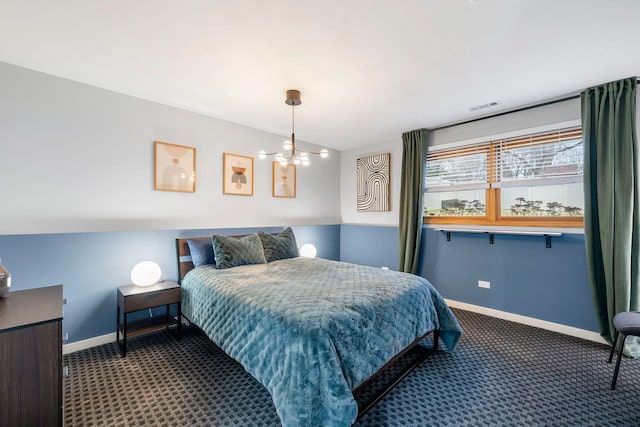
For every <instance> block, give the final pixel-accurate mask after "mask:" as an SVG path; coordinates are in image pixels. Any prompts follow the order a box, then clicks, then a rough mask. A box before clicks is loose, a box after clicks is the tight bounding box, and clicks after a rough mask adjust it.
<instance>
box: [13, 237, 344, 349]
mask: <svg viewBox="0 0 640 427" xmlns="http://www.w3.org/2000/svg"><path fill="white" fill-rule="evenodd" d="M258 230H264V231H267V232H278V231H281V230H282V227H276V228H274V227H271V228H260V229H258V228H234V229H207V230H165V231H135V232H104V233H69V234H34V235H3V236H0V256H1V257H2V263H3V265H4V266H5V267H6V268H7V269H8V270H9V271H10V272H11V276H12V286H11V290H12V291H18V290H23V289H30V288H38V287H43V286H48V285H55V284H63V285H64V297H65V298H67V300H68V305H67V306H66V307H65V309H64V322H63V331H64V332H68V334H69V343H73V342H76V341H82V340H85V339H89V338H94V337H99V336H102V335H106V334H110V333H114V332H115V329H116V328H115V324H116V289H117V288H118V286H122V285H127V284H130V283H131V279H130V273H131V268H132V267H133V266H134V265H135V264H137V263H138V262H140V261H145V260H151V261H155V262H157V263H158V264H159V265H160V266H161V268H162V279H163V280H177V279H178V262H177V258H176V242H175V239H176V238H182V237H202V236H210V235H212V234H214V233H219V234H224V235H241V234H248V233H252V232H255V231H258ZM293 230H294V233H295V235H296V240H297V243H298V246H302V245H303V244H305V243H312V244H313V245H315V246H316V248H317V250H318V256H319V257H322V258H328V259H334V260H338V259H339V257H340V226H339V225H318V226H296V227H293Z"/></svg>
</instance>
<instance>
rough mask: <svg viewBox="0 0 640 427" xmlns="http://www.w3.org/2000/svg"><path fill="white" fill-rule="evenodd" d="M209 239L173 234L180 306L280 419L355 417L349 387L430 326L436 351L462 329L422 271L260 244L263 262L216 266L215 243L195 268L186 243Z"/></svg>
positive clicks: (320, 421) (336, 422)
mask: <svg viewBox="0 0 640 427" xmlns="http://www.w3.org/2000/svg"><path fill="white" fill-rule="evenodd" d="M214 238H215V236H214ZM246 238H247V236H245V237H243V238H242V239H246ZM275 238H276V239H278V236H277V235H276V236H275ZM225 239H229V238H225ZM242 239H237V240H238V241H240V240H242ZM189 240H190V242H189ZM206 241H207V238H201V239H195V240H194V239H178V240H177V247H178V256H179V267H180V276H181V279H182V280H181V284H182V312H183V314H184V315H185V316H186V317H187V318H188V319H189V320H190V321H191V322H192V323H193V324H194V325H196V326H197V327H198V328H200V329H201V330H202V331H203V332H204V333H206V334H207V336H208V337H209V338H210V339H211V340H212V341H213V342H214V343H215V344H216V345H218V346H219V347H220V348H221V349H223V350H224V351H225V352H226V353H227V354H228V355H229V356H231V357H232V358H234V359H235V360H237V361H238V362H239V363H240V364H241V365H242V366H243V367H244V368H245V370H246V371H247V372H249V373H250V374H251V375H252V376H253V377H254V378H256V379H257V380H258V381H259V382H260V383H262V384H263V385H264V386H265V387H266V388H267V390H268V391H269V392H270V394H271V396H272V399H273V402H274V405H275V407H276V411H277V413H278V416H279V417H280V419H281V421H282V424H283V426H287V427H288V426H325V425H326V426H349V425H351V424H353V423H354V422H355V421H356V419H357V417H358V414H359V412H360V415H362V413H363V410H362V408H360V411H359V408H358V403H357V402H356V400H355V399H354V392H355V391H357V390H358V389H359V388H360V387H362V386H363V384H365V383H366V382H367V381H368V380H369V379H370V378H371V377H372V376H373V375H374V374H375V373H376V372H378V371H379V370H381V369H382V368H383V367H384V366H385V365H388V364H389V363H391V362H392V361H393V360H395V359H394V358H396V357H398V355H401V354H404V353H406V352H407V351H409V349H411V348H414V347H415V346H416V345H417V344H418V343H419V342H420V341H422V340H423V339H424V338H425V337H426V336H427V335H428V334H429V333H433V334H434V340H433V341H434V343H435V345H434V348H433V350H435V349H436V348H437V343H438V340H439V339H441V340H442V342H444V344H445V345H446V347H447V348H448V349H449V350H453V349H454V348H455V346H456V345H457V342H458V340H459V338H460V336H461V333H462V331H461V329H460V326H459V324H458V322H457V320H456V319H455V316H454V315H453V313H452V312H451V311H450V310H449V308H448V307H447V305H446V303H445V302H444V300H443V299H442V297H441V296H440V294H439V293H438V292H437V291H436V290H435V288H433V286H431V285H430V284H429V283H428V282H427V281H426V280H425V279H423V278H421V277H418V276H414V275H410V274H405V273H398V272H395V271H389V270H381V269H376V268H372V267H365V266H360V265H355V264H348V263H342V262H337V261H331V260H326V259H319V258H304V257H298V256H287V257H284V258H280V259H274V258H273V257H269V256H268V248H267V246H266V245H265V246H264V252H265V253H266V254H267V256H266V258H265V262H256V263H246V264H244V265H233V266H231V267H229V268H217V267H218V266H220V263H218V264H217V263H216V262H217V261H218V253H217V251H216V256H215V260H214V261H215V262H214V263H213V264H206V263H205V264H202V263H198V264H201V265H199V266H197V267H195V268H194V267H193V263H192V261H191V260H190V258H189V255H190V247H189V244H188V243H192V242H199V243H204V242H206ZM215 242H216V240H215V239H214V245H213V246H214V247H215V248H217V247H216V245H215ZM231 244H232V245H235V243H231ZM191 249H193V247H192V248H191ZM236 249H238V248H236ZM220 252H224V251H222V250H221V251H220ZM231 252H233V251H231ZM236 252H238V253H248V252H250V251H249V250H247V249H246V247H241V248H240V249H238V250H237V251H236ZM256 252H257V250H256ZM296 252H297V249H296ZM238 253H236V254H234V255H233V256H237V255H238ZM289 255H297V253H295V254H294V253H290V254H289ZM233 256H232V258H233ZM276 258H277V257H276ZM426 354H428V353H426ZM423 358H424V357H422V358H421V359H420V360H419V361H418V362H416V364H417V363H419V362H420V361H421V360H422V359H423ZM402 375H406V372H405V373H404V374H402ZM378 399H379V398H378ZM378 399H375V400H374V403H375V401H377V400H378ZM372 404H373V403H372Z"/></svg>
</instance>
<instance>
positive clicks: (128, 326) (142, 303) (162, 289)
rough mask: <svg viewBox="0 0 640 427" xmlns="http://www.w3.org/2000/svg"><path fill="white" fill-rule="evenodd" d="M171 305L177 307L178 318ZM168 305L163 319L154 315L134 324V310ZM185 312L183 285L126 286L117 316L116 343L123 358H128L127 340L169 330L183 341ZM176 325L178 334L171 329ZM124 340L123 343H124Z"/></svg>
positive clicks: (173, 283) (121, 290)
mask: <svg viewBox="0 0 640 427" xmlns="http://www.w3.org/2000/svg"><path fill="white" fill-rule="evenodd" d="M171 304H175V305H176V308H177V315H176V317H173V316H172V315H171V312H170V308H171ZM163 305H164V306H166V312H165V313H164V314H163V315H161V316H151V317H147V318H144V319H141V320H136V321H132V322H130V321H129V320H128V316H129V314H130V313H133V312H134V311H140V310H145V309H150V308H153V307H159V306H163ZM181 318H182V309H181V303H180V285H178V284H177V283H176V282H172V281H170V280H165V281H164V282H159V283H155V284H153V285H151V286H145V287H141V286H137V285H126V286H120V287H119V288H118V309H117V314H116V342H117V343H118V346H119V347H120V350H121V351H122V357H125V356H126V355H127V337H131V336H134V335H139V334H144V333H146V332H150V331H155V330H157V329H162V328H165V329H166V330H167V332H170V333H171V334H172V335H173V336H174V338H176V339H178V340H179V339H180V337H181V333H182V322H181V321H180V319H181ZM172 325H175V331H173V330H172V328H170V326H172ZM120 337H122V342H120Z"/></svg>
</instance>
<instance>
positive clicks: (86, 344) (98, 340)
mask: <svg viewBox="0 0 640 427" xmlns="http://www.w3.org/2000/svg"><path fill="white" fill-rule="evenodd" d="M115 340H116V333H115V332H112V333H110V334H106V335H101V336H99V337H93V338H89V339H86V340H82V341H76V342H72V343H70V344H65V345H63V346H62V354H69V353H74V352H76V351H80V350H86V349H87V348H91V347H96V346H98V345H102V344H108V343H110V342H114V341H115Z"/></svg>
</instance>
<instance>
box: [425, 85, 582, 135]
mask: <svg viewBox="0 0 640 427" xmlns="http://www.w3.org/2000/svg"><path fill="white" fill-rule="evenodd" d="M577 98H580V95H579V94H578V95H571V96H566V97H564V98H559V99H554V100H552V101H545V102H540V103H538V104H534V105H528V106H526V107H520V108H516V109H515V110H508V111H502V112H500V113H495V114H491V115H490V116H482V117H477V118H475V119H469V120H465V121H462V122H456V123H451V124H449V125H443V126H438V127H435V128H427V129H428V130H429V132H432V131H436V130H442V129H447V128H452V127H455V126H460V125H466V124H467V123H473V122H477V121H480V120H485V119H491V118H493V117H500V116H504V115H507V114H511V113H518V112H520V111H526V110H531V109H533V108H538V107H544V106H545V105H551V104H557V103H558V102H565V101H570V100H572V99H577Z"/></svg>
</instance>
